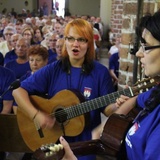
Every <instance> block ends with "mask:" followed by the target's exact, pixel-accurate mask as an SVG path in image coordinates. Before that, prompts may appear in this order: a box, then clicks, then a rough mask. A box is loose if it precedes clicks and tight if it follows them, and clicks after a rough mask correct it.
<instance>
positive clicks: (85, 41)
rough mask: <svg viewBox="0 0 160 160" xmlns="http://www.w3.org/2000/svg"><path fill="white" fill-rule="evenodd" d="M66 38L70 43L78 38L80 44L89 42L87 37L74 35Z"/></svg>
mask: <svg viewBox="0 0 160 160" xmlns="http://www.w3.org/2000/svg"><path fill="white" fill-rule="evenodd" d="M65 40H68V42H69V43H74V42H75V40H77V42H78V43H79V44H85V43H87V42H88V40H87V39H86V38H77V39H76V38H74V37H65Z"/></svg>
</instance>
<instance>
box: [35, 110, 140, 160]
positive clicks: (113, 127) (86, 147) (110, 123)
mask: <svg viewBox="0 0 160 160" xmlns="http://www.w3.org/2000/svg"><path fill="white" fill-rule="evenodd" d="M139 111H140V109H139V108H134V109H132V110H131V111H130V113H129V114H128V115H120V114H116V113H114V114H112V115H111V116H110V117H109V118H108V120H107V122H106V124H105V126H104V129H103V131H102V135H101V137H100V139H96V140H90V141H83V142H74V143H70V144H69V145H70V147H71V149H72V151H73V153H74V154H75V155H76V156H85V155H91V154H94V155H99V156H103V157H105V159H112V160H113V159H114V160H117V159H118V160H126V153H125V148H124V137H125V135H126V132H127V131H128V129H129V127H130V126H131V125H132V122H133V120H134V118H135V117H136V115H137V114H138V113H139ZM64 153H65V152H64V149H63V146H62V145H61V144H55V143H50V144H47V145H42V146H41V147H40V148H38V149H37V150H36V151H35V152H34V153H33V159H34V160H61V159H62V157H63V156H64Z"/></svg>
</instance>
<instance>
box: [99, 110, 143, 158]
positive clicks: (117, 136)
mask: <svg viewBox="0 0 160 160" xmlns="http://www.w3.org/2000/svg"><path fill="white" fill-rule="evenodd" d="M139 111H140V108H134V109H132V110H131V111H130V113H129V114H127V115H120V114H112V115H111V116H110V117H109V119H108V120H107V122H106V124H105V126H104V129H103V132H102V136H101V137H100V140H101V141H102V142H103V144H104V145H105V148H107V149H106V154H107V155H110V156H113V157H118V158H119V159H120V158H121V159H123V160H125V159H126V158H125V156H126V155H125V147H124V140H125V136H126V133H127V131H128V129H129V128H130V127H131V125H132V122H133V120H134V119H135V117H136V116H137V114H138V113H139Z"/></svg>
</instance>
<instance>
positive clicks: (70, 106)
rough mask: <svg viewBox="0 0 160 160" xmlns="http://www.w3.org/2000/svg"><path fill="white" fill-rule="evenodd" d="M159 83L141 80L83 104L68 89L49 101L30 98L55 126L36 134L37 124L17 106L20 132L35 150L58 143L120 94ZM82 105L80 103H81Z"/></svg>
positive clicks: (80, 99)
mask: <svg viewBox="0 0 160 160" xmlns="http://www.w3.org/2000/svg"><path fill="white" fill-rule="evenodd" d="M157 82H159V77H155V78H148V79H144V80H143V81H141V82H138V83H137V84H136V86H133V87H129V88H127V89H123V90H121V91H118V92H114V93H111V94H107V95H104V96H102V97H98V98H95V99H93V100H90V101H86V102H82V101H83V100H82V99H83V98H82V97H83V96H82V95H81V94H78V92H75V91H71V90H62V91H60V92H58V93H57V94H56V95H55V96H54V97H52V98H51V99H45V98H42V97H38V96H30V100H31V102H32V103H33V105H34V106H35V107H36V108H37V109H38V110H40V111H43V112H46V113H47V114H48V115H49V116H53V117H55V118H56V123H55V125H54V127H53V128H52V129H50V130H49V129H42V130H41V131H42V132H41V133H39V132H38V131H37V128H38V127H35V126H37V124H35V123H34V121H32V120H31V119H30V118H29V117H28V115H27V114H26V113H25V112H24V111H23V110H22V109H21V107H18V110H17V122H18V126H19V129H20V133H21V135H22V137H23V140H24V141H25V143H26V145H27V146H28V147H29V148H30V149H31V150H32V151H35V150H36V149H37V148H39V147H40V146H41V145H42V144H46V143H51V142H54V143H55V142H57V140H58V138H59V137H60V136H61V135H64V134H65V135H66V136H77V135H79V134H80V133H81V132H82V131H83V129H84V127H85V116H84V114H86V113H88V112H90V111H92V110H95V109H98V108H101V107H104V106H107V105H109V104H111V103H114V102H115V100H116V99H117V98H118V97H119V96H120V95H127V96H129V97H133V96H134V95H138V94H139V93H140V92H144V91H146V90H147V89H148V88H151V87H153V86H155V85H156V84H157ZM81 102H82V103H81Z"/></svg>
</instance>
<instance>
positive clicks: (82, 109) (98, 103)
mask: <svg viewBox="0 0 160 160" xmlns="http://www.w3.org/2000/svg"><path fill="white" fill-rule="evenodd" d="M120 95H126V96H128V97H133V96H134V94H133V92H132V89H131V88H127V89H123V90H121V91H118V92H114V93H111V94H108V95H105V96H102V97H98V98H95V99H93V100H90V101H86V102H83V103H80V104H78V105H75V106H72V107H68V108H66V109H64V110H65V112H66V113H67V119H72V118H74V117H77V116H80V115H83V114H84V113H87V112H90V111H93V110H96V109H98V108H102V107H104V106H107V105H109V104H111V103H114V102H115V101H116V99H117V98H118V97H120Z"/></svg>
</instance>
